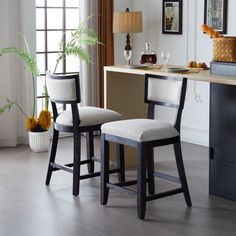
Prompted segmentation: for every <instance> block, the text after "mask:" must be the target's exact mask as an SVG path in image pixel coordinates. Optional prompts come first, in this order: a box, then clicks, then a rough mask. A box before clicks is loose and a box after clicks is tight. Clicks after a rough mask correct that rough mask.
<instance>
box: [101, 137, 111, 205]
mask: <svg viewBox="0 0 236 236" xmlns="http://www.w3.org/2000/svg"><path fill="white" fill-rule="evenodd" d="M107 183H109V142H108V141H106V140H105V135H104V134H102V135H101V187H100V190H101V194H100V200H101V204H102V205H106V204H107V201H108V195H109V189H108V188H107V186H106V185H107Z"/></svg>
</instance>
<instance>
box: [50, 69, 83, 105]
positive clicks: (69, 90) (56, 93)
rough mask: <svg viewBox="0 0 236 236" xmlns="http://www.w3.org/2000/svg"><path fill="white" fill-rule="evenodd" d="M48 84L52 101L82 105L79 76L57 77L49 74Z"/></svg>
mask: <svg viewBox="0 0 236 236" xmlns="http://www.w3.org/2000/svg"><path fill="white" fill-rule="evenodd" d="M46 84H47V89H48V95H49V96H50V99H51V101H53V102H56V103H63V104H66V103H80V83H79V74H68V75H57V74H51V73H48V72H47V73H46Z"/></svg>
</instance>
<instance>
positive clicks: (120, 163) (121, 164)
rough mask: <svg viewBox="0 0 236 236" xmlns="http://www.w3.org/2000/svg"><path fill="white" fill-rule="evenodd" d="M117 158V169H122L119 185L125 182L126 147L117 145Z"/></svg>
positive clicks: (119, 175)
mask: <svg viewBox="0 0 236 236" xmlns="http://www.w3.org/2000/svg"><path fill="white" fill-rule="evenodd" d="M116 157H117V168H118V169H120V172H118V179H119V183H124V182H125V160H124V145H123V144H116Z"/></svg>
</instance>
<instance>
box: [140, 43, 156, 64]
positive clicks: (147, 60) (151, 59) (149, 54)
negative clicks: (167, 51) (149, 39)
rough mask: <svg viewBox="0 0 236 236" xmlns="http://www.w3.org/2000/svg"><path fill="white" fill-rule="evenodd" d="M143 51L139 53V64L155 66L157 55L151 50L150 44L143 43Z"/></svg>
mask: <svg viewBox="0 0 236 236" xmlns="http://www.w3.org/2000/svg"><path fill="white" fill-rule="evenodd" d="M145 47H146V49H145V51H144V52H142V53H141V57H140V63H141V64H151V65H153V64H156V63H157V54H156V52H154V51H153V50H152V49H151V43H145Z"/></svg>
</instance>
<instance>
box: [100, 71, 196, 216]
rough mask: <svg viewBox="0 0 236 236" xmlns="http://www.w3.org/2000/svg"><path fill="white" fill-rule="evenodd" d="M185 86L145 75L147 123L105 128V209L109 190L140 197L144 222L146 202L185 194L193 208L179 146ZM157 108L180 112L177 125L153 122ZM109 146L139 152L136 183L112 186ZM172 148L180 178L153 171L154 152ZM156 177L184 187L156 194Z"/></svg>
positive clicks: (119, 123) (182, 80)
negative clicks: (160, 147)
mask: <svg viewBox="0 0 236 236" xmlns="http://www.w3.org/2000/svg"><path fill="white" fill-rule="evenodd" d="M186 86H187V80H186V79H185V78H172V77H166V76H157V75H151V74H146V75H145V95H144V100H145V103H147V104H148V114H147V119H130V120H122V121H114V122H109V123H106V124H103V125H102V127H101V130H102V137H101V139H102V141H101V152H102V154H101V155H102V159H101V204H102V205H106V204H107V201H108V195H109V189H116V190H118V191H122V192H126V193H129V194H131V195H135V196H137V213H138V218H140V219H144V217H145V211H146V202H148V201H152V200H155V199H158V198H162V197H166V196H170V195H174V194H178V193H183V194H184V197H185V201H186V204H187V206H188V207H191V206H192V203H191V198H190V194H189V189H188V184H187V179H186V175H185V170H184V164H183V158H182V152H181V142H180V124H181V115H182V110H183V108H184V100H185V94H186ZM155 106H156V107H157V108H158V107H159V106H165V107H168V108H175V109H177V115H176V119H175V122H174V125H173V124H171V123H167V122H162V121H160V120H158V119H154V109H155ZM157 111H158V109H157ZM109 142H114V143H116V144H119V145H120V146H123V147H124V145H128V146H132V147H135V148H137V181H124V182H122V183H120V182H119V183H110V182H109ZM169 144H173V146H174V153H175V160H176V164H177V170H178V174H179V178H176V177H173V176H170V175H167V174H164V173H159V172H155V171H154V154H153V148H154V147H159V146H164V145H169ZM121 150H124V149H121ZM120 158H121V159H123V158H124V152H123V151H122V152H121V153H119V156H118V159H120ZM122 161H123V160H122ZM146 170H147V176H146ZM154 177H160V178H163V179H166V180H169V181H174V182H177V183H180V185H181V187H179V188H176V189H172V190H169V191H166V192H162V193H157V194H156V193H155V185H154V184H155V183H154ZM146 183H148V189H149V195H147V194H146ZM133 184H137V191H132V190H130V189H128V188H127V186H130V185H133Z"/></svg>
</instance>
